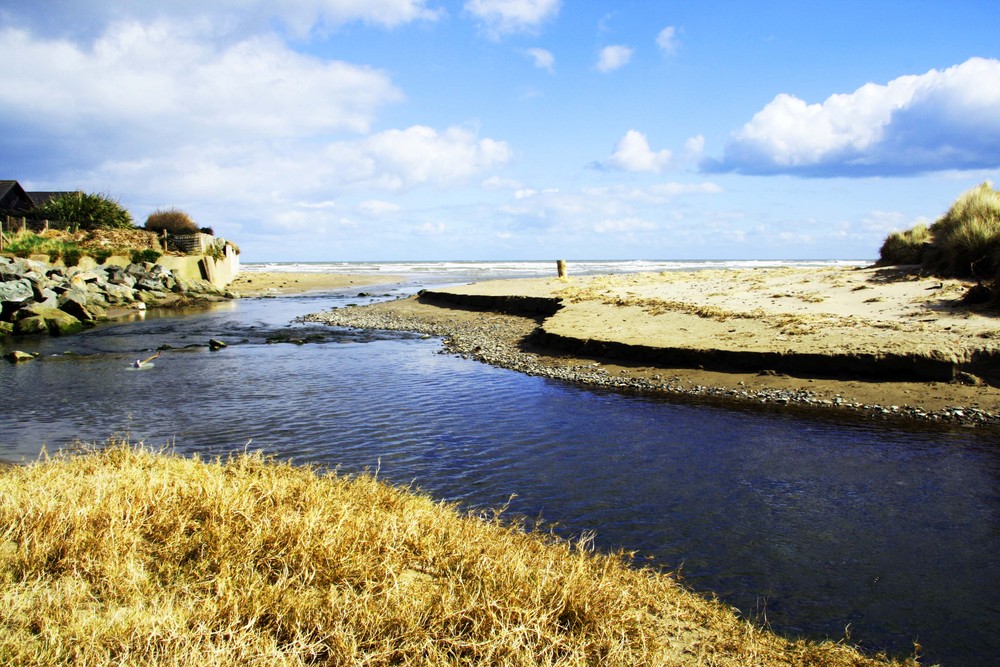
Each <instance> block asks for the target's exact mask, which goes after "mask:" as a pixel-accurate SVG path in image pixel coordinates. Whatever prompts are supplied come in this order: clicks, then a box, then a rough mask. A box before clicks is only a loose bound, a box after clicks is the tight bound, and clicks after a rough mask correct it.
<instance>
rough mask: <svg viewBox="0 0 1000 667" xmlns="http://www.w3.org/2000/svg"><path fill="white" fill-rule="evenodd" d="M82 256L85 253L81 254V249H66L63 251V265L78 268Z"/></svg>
mask: <svg viewBox="0 0 1000 667" xmlns="http://www.w3.org/2000/svg"><path fill="white" fill-rule="evenodd" d="M82 256H83V253H82V252H80V249H79V248H66V249H65V250H63V256H62V259H63V264H65V265H66V266H76V265H77V264H79V263H80V257H82Z"/></svg>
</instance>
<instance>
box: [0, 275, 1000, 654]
mask: <svg viewBox="0 0 1000 667" xmlns="http://www.w3.org/2000/svg"><path fill="white" fill-rule="evenodd" d="M831 264H833V263H828V262H817V263H813V264H811V265H815V266H826V265H831ZM733 265H734V263H702V264H697V265H694V264H689V263H670V262H660V263H652V262H651V263H611V264H608V263H596V262H595V263H590V264H588V263H573V262H571V263H570V265H569V266H570V272H571V273H573V272H576V273H583V272H595V273H599V272H609V271H610V272H622V271H626V270H628V271H631V270H635V269H636V268H637V267H640V266H641V267H642V268H643V269H648V270H657V271H659V270H684V269H688V270H690V269H692V268H730V267H732V266H733ZM738 265H746V264H738ZM753 265H755V266H760V265H761V263H753ZM767 265H768V266H785V265H793V266H794V265H799V266H801V265H802V263H787V262H785V263H777V262H775V263H768V264H767ZM265 269H266V270H270V271H274V270H295V271H301V270H315V271H326V272H331V271H339V272H344V273H366V272H370V273H373V274H375V273H381V274H382V275H401V276H403V278H404V282H403V284H402V285H385V286H377V287H372V286H368V287H365V288H364V291H365V294H366V296H359V290H358V288H352V290H342V291H339V292H327V293H314V294H309V295H302V296H294V297H279V298H265V299H243V300H239V301H233V302H227V303H224V304H219V305H217V306H214V307H211V308H208V309H203V310H199V311H195V312H170V311H156V310H154V311H150V312H148V313H147V314H146V315H145V316H144V318H143V319H142V320H139V321H134V322H128V323H115V324H109V325H104V326H101V327H98V328H96V329H93V330H89V331H86V332H84V333H82V334H80V335H77V336H72V337H67V338H52V339H40V340H34V341H31V340H27V339H25V340H22V341H18V342H17V347H18V348H20V349H25V350H29V351H36V352H39V353H40V355H41V356H40V358H39V359H38V360H36V361H33V362H29V363H24V364H18V365H13V364H6V363H4V364H0V387H2V388H3V391H0V415H2V418H0V459H4V460H7V461H14V462H16V461H20V460H26V459H28V460H30V459H32V458H34V457H36V456H37V454H38V452H39V451H40V449H41V448H42V447H43V446H44V447H46V448H47V449H48V450H50V451H52V450H55V449H58V448H60V447H65V446H69V445H71V444H72V443H73V442H74V441H76V440H77V439H81V440H83V441H85V442H102V441H103V440H104V439H106V438H107V437H108V436H109V435H112V434H128V436H129V437H130V439H131V440H132V441H133V442H139V441H142V442H145V443H146V444H148V445H150V446H153V447H161V446H173V447H174V448H175V449H176V450H177V451H179V452H180V453H183V454H188V453H193V452H198V453H201V454H204V455H209V456H211V455H223V454H226V453H229V452H233V451H243V450H244V449H252V450H256V449H262V450H264V451H266V452H268V453H272V454H275V455H276V456H278V457H280V458H290V459H293V460H294V461H299V462H302V463H306V462H310V463H318V464H321V465H324V466H329V467H331V468H339V469H340V470H341V471H343V472H345V473H349V472H358V471H362V470H365V469H368V470H371V471H375V470H377V471H378V474H379V477H380V478H382V479H385V480H387V481H390V482H393V483H398V484H413V485H414V486H416V487H417V488H419V489H422V490H424V491H425V492H427V493H430V494H431V495H432V496H434V497H435V498H440V499H444V500H451V501H456V502H460V503H463V504H465V505H466V506H469V507H477V508H497V507H501V506H504V505H507V506H508V510H507V511H508V512H509V513H510V514H511V515H521V516H525V517H528V518H529V519H531V520H532V521H533V520H536V519H537V520H541V521H542V522H547V523H551V524H554V530H556V532H558V533H559V534H562V535H564V536H567V537H574V536H580V535H582V534H584V533H588V532H593V533H595V534H596V544H597V546H598V547H599V548H602V549H608V550H611V549H619V548H620V549H625V550H628V551H635V552H636V553H637V555H636V558H637V559H638V562H639V563H640V564H647V565H650V566H652V567H658V568H662V569H664V570H668V571H673V572H679V573H680V576H681V577H682V578H683V579H684V581H685V582H686V583H687V584H688V585H690V586H692V587H694V588H695V589H697V590H701V591H704V592H706V593H708V592H714V593H717V594H718V595H719V596H720V597H721V598H722V599H723V600H724V601H726V602H728V603H730V604H733V605H735V606H736V607H737V608H739V610H740V612H741V614H742V615H743V616H745V617H747V618H751V619H754V620H756V621H758V622H762V623H765V622H766V623H767V624H769V625H770V627H771V628H772V629H774V630H776V631H778V632H782V633H785V634H788V635H795V636H798V635H804V636H808V637H811V638H827V637H828V638H832V639H842V638H844V637H845V634H849V636H850V641H851V642H857V643H860V644H861V646H862V648H864V649H867V650H870V651H878V650H889V651H891V652H894V653H901V654H909V653H911V652H912V650H913V643H914V642H919V643H920V644H921V645H922V647H923V651H924V654H925V655H926V658H925V662H926V663H928V664H930V663H933V662H934V661H942V662H944V663H945V664H947V665H981V664H990V663H991V662H995V661H996V659H997V658H998V656H1000V642H998V639H997V638H998V637H1000V589H998V587H996V586H994V585H993V582H996V581H1000V559H998V557H997V554H1000V451H998V447H997V443H996V440H995V434H988V433H985V432H980V431H977V430H970V429H959V430H929V429H924V428H914V429H909V430H905V429H899V428H890V427H887V426H886V425H884V424H881V423H878V422H867V421H857V420H855V421H848V422H845V421H843V420H836V419H830V418H818V417H817V418H803V417H801V416H796V415H791V414H788V413H787V412H782V411H777V410H768V411H759V410H757V411H755V410H746V409H721V408H719V407H717V406H707V405H699V404H698V403H691V402H677V401H674V400H671V399H669V398H659V397H651V396H643V395H635V394H627V393H616V392H610V391H595V390H591V389H585V388H581V387H576V386H573V385H570V384H565V383H562V382H557V381H552V380H546V379H542V378H536V377H528V376H525V375H521V374H518V373H515V372H511V371H506V370H502V369H496V368H491V367H489V366H485V365H483V364H480V363H477V362H473V361H468V360H464V359H461V358H457V357H454V356H452V355H447V354H442V353H441V345H440V343H439V341H437V340H434V339H425V338H423V337H421V336H416V335H407V334H390V333H379V332H362V331H351V330H340V329H332V328H328V327H323V326H320V325H309V324H292V321H293V320H294V319H295V318H296V317H298V316H300V315H304V314H307V313H312V312H318V311H321V310H324V309H327V308H330V307H334V306H343V305H346V304H348V303H356V304H357V303H366V302H368V301H371V300H373V299H380V298H385V297H384V296H381V295H386V294H387V295H390V296H401V295H403V294H406V293H409V292H412V291H413V290H415V289H418V288H420V287H427V286H433V285H435V284H455V283H462V282H468V281H471V280H477V279H482V278H485V277H514V276H525V277H527V276H533V275H553V274H554V272H555V263H554V262H548V263H531V262H518V263H412V264H400V263H396V264H377V263H369V264H322V265H321V264H294V265H249V266H245V270H249V271H254V270H265ZM591 270H592V271H591ZM368 294H378V295H379V296H376V297H372V296H367V295H368ZM209 338H218V339H221V340H223V341H225V342H226V343H228V347H226V348H224V349H222V350H218V351H215V352H212V351H210V350H209V349H208V347H207V342H208V340H209ZM289 339H298V340H314V341H316V342H312V343H308V344H303V345H296V344H291V343H281V342H274V341H279V340H289ZM161 346H169V348H170V349H167V350H165V351H164V352H163V354H162V355H161V356H160V358H158V359H157V360H156V362H155V367H153V368H150V369H149V370H147V371H145V372H141V373H134V372H128V367H129V364H130V363H131V362H132V361H134V360H135V359H136V358H144V357H146V356H149V354H150V353H151V351H152V350H154V349H156V348H159V347H161Z"/></svg>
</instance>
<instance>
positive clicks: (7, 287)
mask: <svg viewBox="0 0 1000 667" xmlns="http://www.w3.org/2000/svg"><path fill="white" fill-rule="evenodd" d="M34 298H35V290H34V287H33V286H32V284H31V280H29V279H28V278H18V279H17V280H8V281H6V282H2V283H0V303H24V302H25V301H31V300H33V299H34Z"/></svg>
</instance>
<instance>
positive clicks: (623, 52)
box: [597, 44, 633, 72]
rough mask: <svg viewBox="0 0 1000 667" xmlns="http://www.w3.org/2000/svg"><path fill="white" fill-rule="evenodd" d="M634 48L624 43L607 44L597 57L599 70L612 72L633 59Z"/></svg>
mask: <svg viewBox="0 0 1000 667" xmlns="http://www.w3.org/2000/svg"><path fill="white" fill-rule="evenodd" d="M632 53H633V49H631V48H630V47H627V46H622V45H620V44H619V45H613V46H605V47H604V48H603V49H601V53H600V54H599V55H598V57H597V70H598V71H599V72H611V71H613V70H616V69H618V68H619V67H624V66H625V65H627V64H628V62H629V61H630V60H632Z"/></svg>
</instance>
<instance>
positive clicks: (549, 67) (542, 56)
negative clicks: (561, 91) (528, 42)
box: [525, 48, 556, 72]
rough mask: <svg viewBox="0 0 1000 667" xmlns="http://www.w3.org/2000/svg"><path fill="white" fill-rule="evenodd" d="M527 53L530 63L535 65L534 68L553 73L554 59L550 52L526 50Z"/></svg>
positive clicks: (536, 49) (535, 49)
mask: <svg viewBox="0 0 1000 667" xmlns="http://www.w3.org/2000/svg"><path fill="white" fill-rule="evenodd" d="M525 53H527V54H528V55H529V56H530V57H531V59H532V61H534V63H535V67H537V68H539V69H544V70H546V71H548V72H554V71H555V63H556V57H555V56H554V55H552V52H551V51H546V50H545V49H538V48H534V49H526V50H525Z"/></svg>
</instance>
